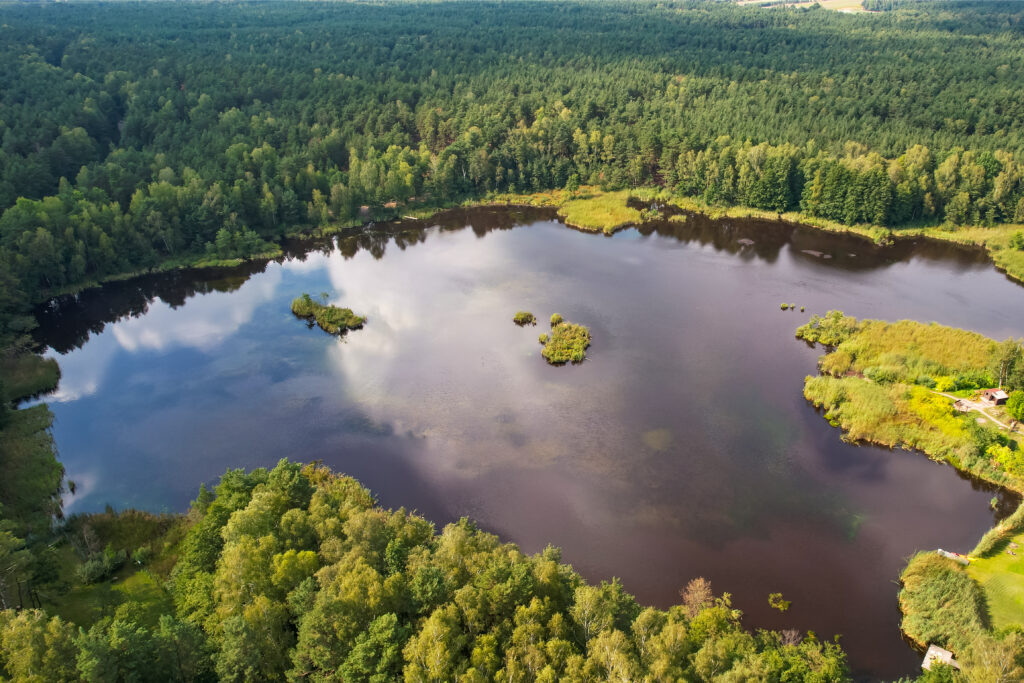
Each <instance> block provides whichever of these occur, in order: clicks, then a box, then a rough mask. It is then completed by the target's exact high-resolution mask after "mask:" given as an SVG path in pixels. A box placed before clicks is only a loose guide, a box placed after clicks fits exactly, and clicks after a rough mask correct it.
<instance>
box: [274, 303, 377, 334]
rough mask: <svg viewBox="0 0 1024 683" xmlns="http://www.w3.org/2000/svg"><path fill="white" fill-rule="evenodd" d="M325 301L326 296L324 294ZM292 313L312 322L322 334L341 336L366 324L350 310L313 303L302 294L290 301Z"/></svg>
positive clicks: (364, 319)
mask: <svg viewBox="0 0 1024 683" xmlns="http://www.w3.org/2000/svg"><path fill="white" fill-rule="evenodd" d="M323 298H324V299H326V298H327V295H326V294H324V295H323ZM292 313H294V314H295V315H296V316H297V317H299V318H305V319H307V320H313V321H315V322H316V324H317V325H318V326H319V327H320V329H322V330H323V331H324V332H327V333H329V334H341V333H343V332H346V331H348V330H357V329H359V328H360V327H362V326H363V323H365V322H366V318H363V317H360V316H358V315H356V314H355V313H353V312H352V309H351V308H340V307H338V306H328V305H325V304H322V303H320V302H318V301H314V300H313V297H311V296H310V295H309V294H303V295H302V296H300V297H298V298H297V299H295V300H294V301H292Z"/></svg>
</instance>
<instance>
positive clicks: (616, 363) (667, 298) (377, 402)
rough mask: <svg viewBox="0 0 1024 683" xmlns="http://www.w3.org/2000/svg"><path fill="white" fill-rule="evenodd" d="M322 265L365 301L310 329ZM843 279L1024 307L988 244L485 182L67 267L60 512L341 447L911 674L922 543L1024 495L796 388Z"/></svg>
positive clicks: (754, 619) (50, 339) (965, 317)
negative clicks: (554, 337)
mask: <svg viewBox="0 0 1024 683" xmlns="http://www.w3.org/2000/svg"><path fill="white" fill-rule="evenodd" d="M303 292H309V293H311V294H313V295H317V294H319V293H320V292H326V293H328V295H329V297H330V300H331V302H332V303H335V304H338V305H342V306H347V307H351V308H352V309H354V310H355V311H356V313H359V314H361V315H365V316H367V318H368V323H367V325H366V327H365V328H364V329H362V330H358V331H354V332H351V333H349V334H348V335H346V336H345V337H343V338H337V337H332V336H330V335H327V334H325V333H324V332H322V331H321V330H319V329H316V328H313V329H310V328H309V327H308V326H307V325H306V324H305V322H304V321H301V320H298V319H296V318H295V317H294V316H293V315H292V314H291V312H290V310H289V304H290V302H291V300H292V299H293V298H295V297H296V296H299V295H300V294H302V293H303ZM782 302H786V303H794V304H796V306H797V307H800V306H805V307H806V313H800V312H799V311H781V310H780V308H779V304H780V303H782ZM520 309H524V310H529V311H532V312H533V313H534V314H536V315H537V317H538V320H539V324H538V325H537V326H535V327H524V328H520V327H517V326H516V325H515V324H514V323H513V322H512V316H513V314H514V313H515V312H516V311H517V310H520ZM829 309H840V310H843V311H845V312H846V313H848V314H852V315H855V316H858V317H876V318H884V319H898V318H912V319H917V320H925V321H929V320H935V321H938V322H940V323H943V324H947V325H953V326H957V327H964V328H968V329H973V330H976V331H979V332H982V333H984V334H986V335H989V336H992V337H995V338H998V339H1003V338H1006V337H1008V336H1011V335H1012V336H1024V323H1022V321H1024V290H1022V289H1021V288H1020V286H1019V285H1017V284H1014V283H1013V282H1011V281H1010V280H1008V279H1007V278H1006V277H1005V276H1004V275H1002V274H1000V273H998V272H997V271H996V270H995V269H994V268H993V267H992V266H991V264H990V263H989V262H988V260H987V259H986V257H985V256H984V254H983V253H981V252H979V251H976V250H966V249H963V248H959V247H953V246H945V245H938V244H934V243H911V242H901V243H899V244H898V245H897V246H895V247H890V248H885V249H882V248H878V247H875V246H874V245H872V244H870V243H868V242H866V241H864V240H861V239H858V238H854V237H848V236H838V235H833V234H827V233H823V232H819V231H815V230H812V229H809V228H802V227H797V226H792V225H785V224H781V223H775V222H767V221H757V220H736V219H727V220H723V221H711V220H708V219H705V218H702V217H698V216H691V217H689V219H688V220H687V221H686V222H685V223H674V222H662V223H659V224H656V225H652V226H647V227H645V228H644V229H642V230H637V229H630V230H625V231H622V232H620V233H617V234H616V235H615V236H613V237H606V236H603V235H597V234H586V233H582V232H578V231H575V230H572V229H569V228H567V227H565V226H564V225H562V224H560V223H559V222H558V221H557V220H556V219H555V218H554V216H553V214H551V213H549V212H546V211H540V210H530V211H527V210H518V209H474V210H462V211H453V212H449V213H446V214H443V215H441V216H439V217H437V218H435V219H434V220H432V221H428V222H425V223H416V222H414V221H405V222H400V223H397V224H391V225H382V226H376V227H371V228H369V229H367V230H364V231H361V232H359V233H357V234H353V235H349V236H343V237H339V238H337V239H333V240H320V241H307V242H294V243H290V244H288V245H287V251H286V257H285V258H282V259H280V260H279V261H272V262H270V263H265V264H264V263H261V264H247V265H244V266H241V267H239V268H236V269H208V270H196V271H181V272H175V273H167V274H158V275H151V276H145V277H141V278H136V279H133V280H129V281H124V282H117V283H112V284H110V285H107V286H104V287H102V288H96V289H92V290H88V291H85V292H83V293H82V294H80V295H78V296H77V297H63V298H61V299H58V300H55V301H52V302H50V303H49V304H48V305H47V306H45V307H43V308H41V309H40V311H39V319H40V328H39V329H38V331H37V340H38V342H39V343H40V344H41V345H42V346H44V347H47V348H48V351H47V354H48V355H51V356H54V357H56V358H58V360H59V361H60V365H61V369H62V371H63V378H62V380H61V383H60V386H59V388H58V390H57V392H56V393H55V394H53V395H52V396H50V397H47V398H46V400H47V401H48V402H49V403H50V405H51V408H52V410H53V412H54V414H55V416H56V419H55V423H54V428H53V432H54V435H55V439H56V442H57V446H58V449H59V454H60V458H61V460H62V461H63V463H64V464H65V466H66V468H67V475H68V477H69V478H70V479H72V480H74V481H75V482H76V484H77V493H76V495H75V496H68V497H67V498H66V511H67V512H70V513H74V512H86V511H94V510H102V509H103V508H104V506H105V505H108V504H109V505H111V506H113V507H115V508H118V509H121V508H126V507H137V508H143V509H146V510H152V511H163V510H166V511H182V510H184V509H185V508H186V507H187V505H188V502H189V500H190V499H192V498H194V497H195V494H196V491H197V489H198V486H199V483H200V482H208V483H210V482H215V481H216V479H217V478H218V476H219V475H220V474H222V473H223V472H224V471H225V470H226V469H228V468H237V467H244V468H252V467H257V466H269V465H273V464H274V463H275V462H276V461H277V460H278V459H279V458H282V457H288V458H291V459H295V460H300V461H310V460H322V461H323V462H324V463H326V464H328V465H330V466H331V467H333V468H335V469H336V470H339V471H342V472H345V473H348V474H350V475H352V476H354V477H356V478H358V479H359V480H360V481H361V482H363V484H364V485H366V486H367V487H368V488H370V489H371V490H372V491H373V492H374V493H375V494H376V495H377V497H378V499H379V501H380V503H381V504H383V505H385V506H388V507H396V508H397V507H400V506H401V507H406V508H411V509H415V510H418V511H419V512H420V513H422V514H423V515H425V516H426V517H427V518H429V519H431V520H433V521H434V522H436V523H437V524H438V525H443V524H445V523H447V522H449V521H452V520H455V519H458V518H459V517H461V516H469V517H472V518H473V519H475V520H476V521H477V522H478V523H479V525H480V526H481V527H482V528H484V529H487V530H489V531H493V532H495V533H497V534H500V535H501V537H502V538H503V539H505V540H509V541H514V542H516V543H518V544H520V545H521V546H522V548H523V549H524V550H525V551H527V552H536V551H539V550H541V549H543V548H544V546H545V545H547V544H549V543H550V544H554V545H557V546H559V547H561V548H562V549H563V559H564V560H565V561H566V562H569V563H571V564H572V565H573V566H574V567H576V568H577V569H578V570H579V571H580V572H581V573H582V574H583V575H584V576H585V577H586V578H587V579H589V580H591V581H598V580H601V579H611V578H612V577H613V576H614V577H620V578H621V579H622V581H623V583H624V585H625V587H626V589H627V590H629V591H630V592H632V593H633V594H635V595H636V596H637V597H638V599H639V600H640V601H641V602H643V603H648V604H656V605H659V606H667V605H668V604H671V603H672V602H674V601H677V598H678V592H679V590H680V588H681V587H683V586H684V585H685V584H686V583H687V581H689V580H690V579H692V578H694V577H697V576H704V577H707V578H708V579H710V580H711V582H712V585H713V587H714V588H715V590H716V591H717V592H721V591H728V592H730V593H731V594H732V596H733V601H734V605H735V606H736V607H738V608H740V609H742V610H743V612H744V614H745V622H746V624H747V625H748V626H750V627H761V626H763V627H772V628H796V629H800V630H813V631H815V632H816V633H817V634H818V635H819V636H820V637H822V638H830V637H832V635H833V634H837V633H841V634H843V637H842V643H843V645H844V647H845V648H846V650H847V652H848V653H849V656H850V660H851V664H852V666H853V668H854V669H855V671H857V672H858V673H860V674H863V675H869V676H882V677H887V678H893V677H896V676H899V675H907V674H913V673H914V672H915V671H917V670H918V666H919V663H920V657H919V655H917V654H916V653H915V652H913V651H912V650H911V649H910V648H909V647H908V646H907V645H906V644H904V643H903V641H902V640H901V637H900V633H899V613H898V609H897V601H896V594H897V590H898V587H897V585H896V583H895V582H896V580H897V578H898V575H899V572H900V570H901V569H902V567H903V566H904V564H905V561H906V558H907V557H908V556H909V555H910V554H912V553H913V552H914V551H915V550H918V549H930V548H935V547H939V546H941V547H944V548H948V549H951V550H958V551H967V550H969V549H970V548H971V547H973V545H974V543H975V542H976V541H977V540H978V538H979V537H980V536H981V535H982V533H984V531H986V530H987V529H988V528H989V527H990V526H991V525H992V524H993V523H994V521H995V519H996V517H997V516H998V515H1002V514H1006V513H1007V511H1008V510H1009V509H1011V507H1012V505H1013V504H1014V503H1015V501H1014V500H1012V499H1011V498H1010V497H1009V496H1006V495H1004V494H999V493H997V492H995V491H993V490H992V489H991V488H989V487H987V486H983V485H979V484H978V483H976V482H972V481H970V480H968V479H965V478H963V477H961V476H960V475H958V474H957V473H956V472H955V471H954V470H953V469H952V468H950V467H948V466H943V465H939V464H936V463H933V462H931V461H929V460H928V459H927V458H926V457H925V456H923V455H921V454H918V453H912V452H908V451H889V450H886V449H881V448H876V447H870V446H855V445H850V444H846V443H844V442H842V441H841V439H840V436H841V434H840V431H839V430H837V429H834V428H832V427H830V426H829V424H828V423H827V422H826V421H825V420H824V419H822V417H821V416H820V415H819V414H817V413H816V412H815V410H814V409H813V407H811V406H810V405H809V404H808V403H807V402H806V401H805V400H804V398H803V396H802V386H803V380H804V376H805V375H808V374H812V373H815V372H816V365H815V364H816V360H817V358H818V357H819V356H820V355H821V354H822V353H823V351H822V350H821V349H820V348H819V349H814V348H810V347H809V346H808V345H807V344H805V343H804V342H802V341H799V340H797V339H795V338H794V334H793V333H794V330H795V329H796V327H797V326H799V325H800V324H802V323H803V322H805V321H806V320H807V318H808V317H809V315H810V314H811V313H824V312H825V311H827V310H829ZM556 312H557V313H561V314H562V315H563V316H564V317H565V319H566V320H569V321H573V322H578V323H583V324H585V325H588V326H589V327H590V329H591V333H592V335H593V344H592V346H591V347H590V349H589V351H588V354H587V359H586V361H585V362H583V363H582V364H580V365H567V366H563V367H552V366H549V365H547V364H546V363H545V362H544V360H543V359H542V358H541V355H540V345H539V344H538V342H537V337H538V335H539V334H540V333H541V332H546V331H547V329H548V323H547V320H548V318H549V316H550V315H551V314H552V313H556ZM994 495H998V496H999V497H1000V505H999V506H998V509H997V510H996V511H993V510H992V509H991V507H990V505H989V501H990V499H991V498H992V497H993V496H994ZM776 591H779V592H782V593H783V595H784V596H785V598H787V599H789V600H792V607H791V608H790V609H789V611H787V612H785V613H779V612H777V611H775V610H773V609H771V608H770V607H769V605H768V594H769V593H771V592H776Z"/></svg>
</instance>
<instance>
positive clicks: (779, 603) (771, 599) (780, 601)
mask: <svg viewBox="0 0 1024 683" xmlns="http://www.w3.org/2000/svg"><path fill="white" fill-rule="evenodd" d="M768 604H769V605H770V606H771V607H772V608H773V609H777V610H779V611H780V612H785V611H786V610H788V609H789V606H790V605H792V604H793V601H792V600H786V599H784V598H783V597H782V593H771V594H770V595H769V596H768Z"/></svg>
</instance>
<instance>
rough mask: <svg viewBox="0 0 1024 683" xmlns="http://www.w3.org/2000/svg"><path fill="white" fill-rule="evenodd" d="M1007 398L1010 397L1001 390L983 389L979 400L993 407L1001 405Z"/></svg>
mask: <svg viewBox="0 0 1024 683" xmlns="http://www.w3.org/2000/svg"><path fill="white" fill-rule="evenodd" d="M1008 398H1010V395H1009V394H1007V393H1006V392H1005V391H1003V390H1002V389H985V390H984V391H982V392H981V400H982V401H984V402H985V403H988V404H989V405H993V406H1001V405H1003V404H1004V403H1006V399H1008Z"/></svg>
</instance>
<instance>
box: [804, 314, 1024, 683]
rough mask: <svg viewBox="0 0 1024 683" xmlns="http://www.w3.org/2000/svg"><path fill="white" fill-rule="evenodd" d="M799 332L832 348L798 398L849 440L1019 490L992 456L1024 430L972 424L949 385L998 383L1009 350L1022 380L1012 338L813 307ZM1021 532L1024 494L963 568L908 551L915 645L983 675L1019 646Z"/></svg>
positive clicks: (1014, 476)
mask: <svg viewBox="0 0 1024 683" xmlns="http://www.w3.org/2000/svg"><path fill="white" fill-rule="evenodd" d="M796 334H797V337H798V338H801V339H804V340H805V341H808V342H810V343H820V344H822V345H823V346H824V347H825V348H826V349H827V353H826V354H825V355H824V356H822V357H821V358H820V359H819V362H818V368H819V370H820V372H821V374H819V375H817V376H808V377H807V378H806V379H805V382H804V396H805V398H807V400H808V401H810V402H811V403H813V404H814V405H815V406H816V407H817V408H819V409H821V410H822V411H823V416H824V417H825V419H827V420H829V422H830V423H831V424H832V425H833V426H835V427H839V428H841V429H842V430H843V439H844V440H849V441H855V442H860V443H864V442H866V443H875V444H879V445H882V446H886V447H889V448H897V447H899V448H907V449H913V450H917V451H920V452H922V453H924V454H925V455H927V456H928V457H929V458H931V459H932V460H936V461H938V462H943V463H946V464H949V465H952V466H953V467H954V468H956V469H957V470H958V471H960V472H964V473H966V474H968V475H969V476H971V477H974V478H977V479H980V480H982V481H986V482H988V483H991V484H994V485H996V486H999V487H1001V488H1004V489H1007V490H1011V491H1015V492H1017V493H1018V494H1024V471H1021V470H1020V469H1019V468H1016V465H1013V466H1011V465H1010V464H1005V465H1004V464H1003V461H1002V460H1000V459H999V455H998V454H999V453H1000V452H1002V451H1006V452H1011V451H1012V452H1015V453H1017V452H1020V450H1021V448H1022V446H1024V440H1022V438H1021V435H1020V434H1018V433H1015V432H1012V431H1006V430H1004V429H1001V428H1000V429H997V428H996V427H994V426H992V423H991V422H990V421H989V420H986V421H985V422H986V424H985V425H979V423H978V419H977V415H978V413H976V412H971V413H968V414H961V413H958V412H956V411H955V410H954V409H953V405H952V398H950V393H949V392H956V394H957V395H964V394H970V393H971V392H972V391H976V390H977V389H979V388H982V387H987V386H993V385H994V384H995V382H994V380H993V377H992V371H993V368H994V367H1000V368H1001V367H1004V364H1005V363H1009V362H1010V361H1008V360H1007V359H1008V358H1013V360H1012V363H1011V365H1010V366H1009V367H1010V368H1013V373H1014V374H1013V375H1012V381H1013V382H1014V383H1015V384H1016V385H1019V383H1020V382H1021V381H1022V377H1021V374H1018V372H1017V371H1018V369H1021V370H1024V358H1022V357H1021V350H1020V345H1019V343H1018V342H1015V341H1013V340H1007V341H1006V342H1003V343H1002V344H1000V343H998V342H996V341H995V340H992V339H988V338H987V337H984V336H982V335H980V334H977V333H974V332H970V331H966V330H959V329H955V328H950V327H945V326H942V325H938V324H936V323H932V324H923V323H919V322H914V321H909V320H901V321H898V322H894V323H889V322H884V321H879V320H857V319H855V318H852V317H849V316H845V315H843V314H842V313H841V312H839V311H830V312H829V313H828V314H826V315H825V316H821V317H819V316H812V318H811V320H810V322H808V323H807V324H806V325H804V326H802V327H800V328H799V329H798V330H797V332H796ZM1018 365H1020V366H1021V368H1017V366H1018ZM1007 377H1008V378H1009V377H1010V375H1009V374H1007ZM937 389H938V390H937ZM983 414H984V413H983ZM1022 531H1024V504H1021V505H1020V506H1019V507H1018V509H1017V511H1016V512H1015V513H1014V514H1012V515H1011V516H1010V517H1008V518H1006V519H1005V520H1003V521H1002V522H1000V523H999V524H998V525H996V527H994V528H993V529H991V530H989V532H987V533H986V534H985V535H984V536H983V537H982V538H981V540H980V541H979V542H978V544H977V545H976V546H975V548H974V550H973V551H971V553H970V557H971V563H970V566H967V567H964V566H962V565H961V564H960V563H958V562H956V561H954V560H952V559H948V558H946V557H943V556H941V555H938V554H937V553H936V552H935V551H934V549H932V550H925V551H921V552H918V553H917V554H915V555H914V556H913V557H912V558H910V559H909V561H908V563H907V566H906V567H905V568H904V570H903V572H902V573H901V574H900V585H901V588H900V592H899V596H898V599H899V608H900V612H901V614H902V615H903V616H902V622H901V630H902V631H903V634H904V635H905V636H906V638H907V640H909V641H910V642H911V643H913V644H914V645H915V646H916V647H917V648H918V649H919V650H921V651H923V650H924V649H925V648H926V647H927V646H928V645H929V644H937V645H939V646H941V647H944V648H946V649H949V650H951V651H952V652H954V654H955V655H956V656H957V657H958V658H959V659H960V661H961V663H962V664H964V665H965V667H966V668H968V669H969V670H970V671H971V675H975V674H978V672H980V671H986V673H987V670H986V669H985V668H984V667H985V666H987V664H986V662H987V661H990V660H992V657H993V656H992V653H996V656H995V658H996V659H998V657H1000V656H1002V655H1001V654H999V653H1005V652H1012V651H1013V650H1014V648H1018V647H1020V643H1019V642H1017V641H1016V640H1015V639H1016V638H1017V636H1012V637H1011V636H1010V635H1007V634H1008V633H1009V632H1010V631H1011V630H1013V629H1015V628H1017V629H1019V628H1022V627H1024V549H1022V551H1021V558H1020V559H1019V560H1018V558H1017V556H1016V554H1015V553H1014V552H1012V546H1011V545H1010V544H1011V543H1014V542H1015V541H1014V539H1015V538H1016V539H1018V540H1019V541H1020V545H1022V546H1024V534H1022V533H1021V532H1022ZM978 675H980V674H978ZM978 680H985V679H984V677H981V678H979V679H978Z"/></svg>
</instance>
